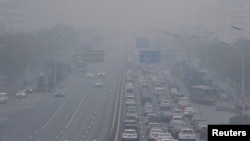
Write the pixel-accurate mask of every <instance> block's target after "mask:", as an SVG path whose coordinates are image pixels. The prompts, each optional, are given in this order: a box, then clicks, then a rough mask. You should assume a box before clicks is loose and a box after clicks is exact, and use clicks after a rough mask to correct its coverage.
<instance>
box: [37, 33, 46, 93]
mask: <svg viewBox="0 0 250 141" xmlns="http://www.w3.org/2000/svg"><path fill="white" fill-rule="evenodd" d="M39 40H41V41H42V42H43V44H44V50H45V93H46V94H48V43H47V42H46V41H45V40H43V39H41V38H39Z"/></svg>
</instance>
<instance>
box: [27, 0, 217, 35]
mask: <svg viewBox="0 0 250 141" xmlns="http://www.w3.org/2000/svg"><path fill="white" fill-rule="evenodd" d="M26 5H27V10H28V11H30V12H28V13H29V17H30V21H31V22H30V24H31V26H30V27H33V28H40V27H43V26H51V25H53V24H57V23H59V24H73V25H75V26H101V27H108V28H114V29H125V30H131V31H133V30H135V29H142V28H164V29H171V30H175V29H182V28H197V27H198V28H213V27H211V26H213V25H214V20H215V19H214V16H215V15H214V14H213V12H215V5H216V0H27V3H26Z"/></svg>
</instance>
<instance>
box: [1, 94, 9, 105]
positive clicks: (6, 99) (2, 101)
mask: <svg viewBox="0 0 250 141" xmlns="http://www.w3.org/2000/svg"><path fill="white" fill-rule="evenodd" d="M7 101H8V94H7V93H6V92H0V103H6V102H7Z"/></svg>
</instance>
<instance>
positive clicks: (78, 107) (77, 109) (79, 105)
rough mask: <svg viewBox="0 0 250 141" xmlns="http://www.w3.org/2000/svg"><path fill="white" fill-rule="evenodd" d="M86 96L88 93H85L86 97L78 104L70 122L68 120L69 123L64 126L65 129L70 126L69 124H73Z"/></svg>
mask: <svg viewBox="0 0 250 141" xmlns="http://www.w3.org/2000/svg"><path fill="white" fill-rule="evenodd" d="M85 98H86V95H84V97H83V98H82V100H81V102H80V103H79V104H78V106H77V108H76V110H75V112H74V114H73V115H72V116H71V118H70V120H69V122H68V123H67V125H66V126H65V127H64V128H65V129H66V128H68V127H69V125H70V124H71V122H72V120H73V119H74V118H75V116H76V114H77V112H78V111H79V109H80V107H81V105H82V103H83V101H84V100H85Z"/></svg>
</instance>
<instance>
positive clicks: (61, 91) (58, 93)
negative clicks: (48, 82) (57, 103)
mask: <svg viewBox="0 0 250 141" xmlns="http://www.w3.org/2000/svg"><path fill="white" fill-rule="evenodd" d="M64 95H65V92H64V90H57V91H56V92H55V93H54V96H55V97H64Z"/></svg>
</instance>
